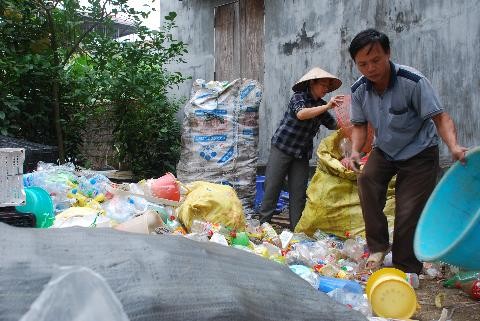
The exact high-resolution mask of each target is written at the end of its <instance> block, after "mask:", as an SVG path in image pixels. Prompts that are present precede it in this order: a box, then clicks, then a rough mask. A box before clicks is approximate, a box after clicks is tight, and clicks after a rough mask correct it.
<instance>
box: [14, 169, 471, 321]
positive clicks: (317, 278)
mask: <svg viewBox="0 0 480 321" xmlns="http://www.w3.org/2000/svg"><path fill="white" fill-rule="evenodd" d="M23 183H24V186H25V192H26V196H27V202H26V204H25V205H23V206H18V207H17V210H19V211H21V212H26V213H33V214H34V215H35V217H36V221H37V224H36V226H37V227H51V228H64V227H72V226H83V227H97V228H100V227H109V228H114V229H117V230H121V231H125V232H132V233H141V234H151V235H161V234H173V235H180V236H183V237H186V238H189V239H191V240H194V241H198V242H213V243H218V244H221V245H224V246H229V247H232V248H236V249H239V250H243V251H247V252H250V253H253V254H256V255H258V256H262V257H264V258H265V259H269V260H272V261H275V262H277V263H279V264H284V265H288V266H289V268H290V270H291V271H293V272H294V273H295V274H297V275H298V276H300V277H301V278H303V279H304V280H306V281H307V282H308V283H310V284H311V285H312V286H313V287H314V288H316V289H318V290H319V291H322V292H324V293H327V294H328V296H330V297H331V298H332V299H334V300H335V301H337V302H339V303H341V304H344V305H347V306H349V307H351V308H352V309H354V310H357V311H359V312H361V313H362V314H363V315H365V316H366V317H372V315H373V314H376V315H378V316H380V317H385V318H398V319H401V318H410V317H411V316H412V315H413V314H414V313H415V311H416V309H417V298H416V295H415V291H414V288H418V286H419V278H420V279H422V278H438V279H440V278H445V276H447V274H448V273H450V274H451V272H450V271H448V272H447V269H446V267H445V266H443V265H439V264H431V263H428V264H425V274H423V275H420V276H418V275H416V274H405V273H403V272H401V271H399V270H396V269H393V268H387V269H381V270H379V271H377V272H376V273H375V274H373V276H372V272H373V271H369V270H366V268H365V265H366V260H367V258H368V255H369V254H368V250H367V246H366V241H365V239H364V238H363V237H361V236H358V235H354V234H352V235H350V234H349V233H347V234H346V235H345V238H340V237H338V236H336V235H334V234H328V233H325V232H323V231H322V230H316V232H315V233H313V235H312V236H308V235H307V234H305V233H303V232H297V233H294V232H291V231H289V230H287V229H285V230H283V231H281V233H277V231H275V229H274V228H273V227H272V226H271V225H270V224H269V223H263V224H260V222H259V221H258V220H256V219H252V218H250V217H247V218H245V215H244V212H243V208H242V203H241V201H240V199H239V198H238V197H237V195H236V193H235V191H234V189H233V188H232V187H230V186H227V185H221V184H214V183H208V182H202V181H197V182H193V183H191V184H188V185H183V184H182V183H180V182H178V180H177V179H176V178H175V177H174V176H173V175H172V174H170V173H167V174H165V175H164V176H162V177H160V178H157V179H146V180H142V181H140V182H137V183H128V184H127V183H124V184H115V183H113V182H111V181H110V180H109V179H108V178H107V177H106V176H104V175H102V174H100V173H98V172H94V171H88V170H81V171H77V170H76V169H75V166H74V165H73V164H64V165H54V164H47V163H41V162H40V163H39V164H38V169H37V171H35V172H32V173H28V174H25V175H24V176H23ZM391 261H392V258H391V253H390V254H389V255H387V256H386V257H385V261H384V266H392V262H391ZM377 273H378V274H377ZM365 285H366V288H365ZM444 285H445V286H446V287H458V288H462V289H464V291H465V292H467V293H469V294H470V295H471V296H472V297H473V298H475V299H479V298H480V273H479V272H460V273H459V274H457V275H455V276H454V277H453V278H452V279H450V280H447V281H445V282H444ZM394 292H395V293H400V294H399V295H402V296H403V297H407V298H408V300H403V299H402V301H401V302H403V303H404V304H400V305H399V304H396V305H393V304H390V305H388V304H385V303H384V302H385V300H387V301H388V300H390V301H391V302H393V301H395V299H394V298H393V299H388V298H386V297H385V296H387V297H388V295H392V294H389V293H394ZM365 293H366V294H365ZM392 300H393V301H392ZM377 320H378V319H377Z"/></svg>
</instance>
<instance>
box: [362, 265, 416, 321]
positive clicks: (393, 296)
mask: <svg viewBox="0 0 480 321" xmlns="http://www.w3.org/2000/svg"><path fill="white" fill-rule="evenodd" d="M405 277H406V275H405V273H403V272H402V271H400V270H397V269H382V270H379V271H377V272H375V273H374V274H373V275H372V277H370V279H369V280H368V283H367V288H366V293H367V296H368V299H369V301H370V304H371V306H372V310H373V312H375V314H376V315H378V316H379V317H383V318H392V319H409V318H411V317H412V316H413V314H414V313H415V311H416V310H417V296H416V294H415V290H414V289H413V288H412V287H411V285H410V284H408V282H407V281H406V280H405Z"/></svg>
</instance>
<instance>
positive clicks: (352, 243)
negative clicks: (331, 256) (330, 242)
mask: <svg viewBox="0 0 480 321" xmlns="http://www.w3.org/2000/svg"><path fill="white" fill-rule="evenodd" d="M364 252H365V251H364V247H363V245H361V244H359V243H358V242H357V241H356V240H353V239H347V240H346V241H345V243H344V244H343V254H344V255H346V256H348V257H349V258H351V259H354V260H355V261H358V260H360V258H361V257H362V256H363V254H364Z"/></svg>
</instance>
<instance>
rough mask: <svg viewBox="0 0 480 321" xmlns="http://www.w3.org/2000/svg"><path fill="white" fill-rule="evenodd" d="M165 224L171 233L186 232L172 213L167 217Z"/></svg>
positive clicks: (183, 233)
mask: <svg viewBox="0 0 480 321" xmlns="http://www.w3.org/2000/svg"><path fill="white" fill-rule="evenodd" d="M166 225H167V227H168V229H169V230H170V232H171V233H172V234H182V235H185V234H187V232H186V231H185V229H184V228H183V226H182V224H181V223H180V222H179V221H178V220H177V218H176V217H175V216H174V215H172V216H170V217H169V218H168V220H167V224H166Z"/></svg>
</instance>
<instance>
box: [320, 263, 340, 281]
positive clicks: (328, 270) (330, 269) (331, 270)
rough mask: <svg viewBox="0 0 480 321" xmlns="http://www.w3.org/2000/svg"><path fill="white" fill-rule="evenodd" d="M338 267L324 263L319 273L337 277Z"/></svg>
mask: <svg viewBox="0 0 480 321" xmlns="http://www.w3.org/2000/svg"><path fill="white" fill-rule="evenodd" d="M339 272H340V269H339V268H338V267H337V266H335V265H333V264H326V265H324V266H323V267H322V268H321V269H320V274H322V275H324V276H328V277H331V278H335V277H337V275H338V273H339Z"/></svg>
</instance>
